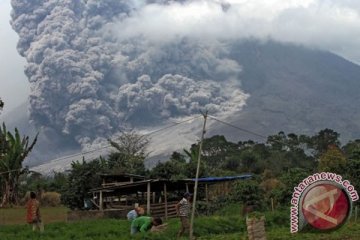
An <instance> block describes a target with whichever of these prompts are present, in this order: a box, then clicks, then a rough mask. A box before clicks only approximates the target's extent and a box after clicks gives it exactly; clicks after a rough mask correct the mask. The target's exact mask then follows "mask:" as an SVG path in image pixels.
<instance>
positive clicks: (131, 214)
mask: <svg viewBox="0 0 360 240" xmlns="http://www.w3.org/2000/svg"><path fill="white" fill-rule="evenodd" d="M144 213H145V210H144V209H143V208H142V207H135V209H133V210H131V211H130V212H128V214H127V215H126V217H127V219H128V220H129V221H130V222H132V221H133V220H134V219H135V218H137V217H140V216H142V215H144Z"/></svg>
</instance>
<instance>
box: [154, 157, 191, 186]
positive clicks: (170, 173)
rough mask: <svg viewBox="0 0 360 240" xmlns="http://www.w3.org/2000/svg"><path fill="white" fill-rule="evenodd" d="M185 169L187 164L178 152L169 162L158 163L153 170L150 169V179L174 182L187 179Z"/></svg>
mask: <svg viewBox="0 0 360 240" xmlns="http://www.w3.org/2000/svg"><path fill="white" fill-rule="evenodd" d="M186 167H187V163H186V160H185V157H184V156H183V155H182V154H180V153H178V152H174V153H173V154H172V155H171V158H170V160H169V161H167V162H164V163H158V164H157V165H156V166H155V167H154V168H153V169H151V171H150V177H151V178H160V179H174V180H176V179H183V178H186V177H188V176H187V172H186Z"/></svg>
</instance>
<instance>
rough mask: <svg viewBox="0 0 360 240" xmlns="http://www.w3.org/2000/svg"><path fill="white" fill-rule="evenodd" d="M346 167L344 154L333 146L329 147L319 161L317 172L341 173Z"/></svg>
mask: <svg viewBox="0 0 360 240" xmlns="http://www.w3.org/2000/svg"><path fill="white" fill-rule="evenodd" d="M345 165H346V158H345V155H344V153H343V152H342V151H341V150H340V149H339V148H338V147H337V146H335V145H330V146H329V147H328V149H327V151H325V152H324V153H323V154H322V155H321V156H320V159H319V171H321V172H324V171H325V172H335V173H342V172H343V169H344V167H345Z"/></svg>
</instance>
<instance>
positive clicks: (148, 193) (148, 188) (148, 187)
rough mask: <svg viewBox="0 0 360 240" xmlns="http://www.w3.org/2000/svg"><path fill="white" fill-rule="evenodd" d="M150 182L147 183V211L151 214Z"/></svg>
mask: <svg viewBox="0 0 360 240" xmlns="http://www.w3.org/2000/svg"><path fill="white" fill-rule="evenodd" d="M150 190H151V188H150V182H148V183H147V194H146V198H147V199H146V213H147V215H150Z"/></svg>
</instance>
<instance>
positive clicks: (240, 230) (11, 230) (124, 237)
mask: <svg viewBox="0 0 360 240" xmlns="http://www.w3.org/2000/svg"><path fill="white" fill-rule="evenodd" d="M229 209H231V208H229V207H227V208H226V209H225V210H224V211H223V212H219V213H218V214H220V216H210V217H198V218H196V221H195V235H196V236H197V237H198V238H197V239H198V240H235V239H236V240H241V239H243V240H245V239H247V233H246V225H245V220H244V218H243V217H241V216H239V214H238V211H237V210H236V209H237V207H236V206H233V207H232V209H233V210H234V211H233V212H232V211H230V210H229ZM43 210H45V209H43ZM50 210H51V209H49V211H50ZM53 210H54V212H57V211H60V213H61V212H62V211H64V209H63V210H61V209H57V210H56V209H53ZM4 212H6V213H7V215H8V214H9V212H7V211H5V210H3V211H1V210H0V213H4ZM15 212H16V211H15ZM225 213H226V214H225ZM16 215H17V216H20V214H18V213H17V214H16ZM59 216H60V215H59ZM288 216H289V214H288V212H287V211H283V212H276V213H267V214H266V219H267V223H266V232H267V238H268V239H269V240H272V239H274V240H287V239H295V240H300V239H301V240H302V239H305V240H306V239H309V240H315V239H321V240H325V239H326V240H327V239H329V240H335V239H339V240H340V239H341V240H352V239H353V240H357V239H360V224H359V223H353V222H350V223H348V224H346V225H345V226H344V227H342V228H341V229H339V230H337V231H333V232H330V233H297V234H290V232H289V226H288V225H289V223H288V219H287V217H288ZM21 217H22V218H24V216H21ZM0 218H1V217H0ZM53 220H61V217H60V218H59V219H56V218H53ZM167 223H168V228H167V229H166V230H165V231H164V232H162V233H149V234H148V235H147V237H146V239H152V240H171V239H176V233H177V231H178V229H179V224H180V223H179V220H178V219H171V220H169V221H167ZM129 231H130V223H129V222H128V221H126V220H117V219H102V220H89V221H79V222H71V223H70V222H69V223H66V222H54V223H45V232H44V233H42V234H40V233H38V232H35V233H34V232H32V231H31V227H30V226H29V225H26V224H22V225H19V224H17V225H6V226H5V225H3V226H1V224H0V239H1V240H13V239H16V240H23V239H24V240H25V239H39V240H50V239H54V240H60V239H66V240H71V239H76V240H85V239H86V240H88V239H89V240H91V239H94V240H95V239H96V240H115V239H116V240H130V239H134V240H137V239H144V238H143V237H142V236H141V235H138V236H136V237H131V236H130V234H129ZM182 239H183V240H185V239H188V238H187V236H185V237H183V238H182Z"/></svg>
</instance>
